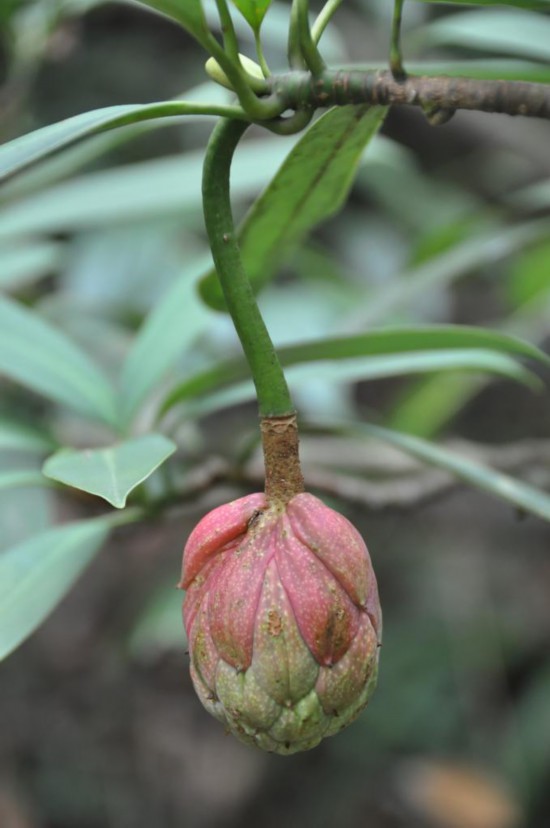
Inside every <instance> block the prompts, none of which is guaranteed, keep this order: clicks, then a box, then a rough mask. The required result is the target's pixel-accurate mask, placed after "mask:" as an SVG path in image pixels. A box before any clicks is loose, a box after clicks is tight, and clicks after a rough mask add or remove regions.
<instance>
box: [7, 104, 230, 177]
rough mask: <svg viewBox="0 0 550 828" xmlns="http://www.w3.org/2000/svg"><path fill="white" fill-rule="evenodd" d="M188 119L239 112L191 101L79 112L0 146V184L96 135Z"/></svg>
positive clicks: (223, 115) (113, 107)
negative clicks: (144, 122) (134, 126)
mask: <svg viewBox="0 0 550 828" xmlns="http://www.w3.org/2000/svg"><path fill="white" fill-rule="evenodd" d="M190 115H196V116H200V117H203V118H210V117H212V116H217V115H219V116H222V117H229V118H238V117H239V116H241V115H242V112H241V110H240V109H239V107H236V106H227V105H223V104H219V103H198V102H197V103H195V102H194V101H160V102H159V103H151V104H126V105H121V106H107V107H104V108H102V109H94V110H92V111H91V112H83V113H82V114H80V115H74V116H73V117H72V118H66V119H65V120H64V121H59V122H58V123H55V124H51V125H49V126H46V127H42V128H41V129H37V130H35V131H34V132H31V133H29V134H28V135H23V136H22V137H21V138H15V139H14V140H13V141H9V142H8V143H6V144H3V145H2V146H1V147H0V183H2V182H3V181H6V180H8V179H9V178H11V177H12V176H13V175H15V174H16V173H19V172H22V171H23V170H25V169H27V168H28V167H30V166H32V165H33V164H36V163H37V162H38V161H42V160H43V159H45V158H48V157H49V156H51V155H53V154H54V153H56V152H59V151H60V150H62V149H65V148H66V147H70V146H72V145H73V144H76V143H77V142H78V141H82V140H84V139H85V138H90V137H91V136H92V135H97V134H98V133H100V132H105V131H106V130H109V129H117V128H118V127H123V126H128V125H130V124H137V123H140V122H142V121H151V120H157V119H160V120H159V126H161V125H162V120H163V119H166V118H174V117H180V116H186V117H188V116H190Z"/></svg>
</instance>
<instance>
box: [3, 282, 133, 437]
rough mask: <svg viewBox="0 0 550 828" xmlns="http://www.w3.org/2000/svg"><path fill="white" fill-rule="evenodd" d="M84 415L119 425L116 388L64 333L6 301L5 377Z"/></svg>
mask: <svg viewBox="0 0 550 828" xmlns="http://www.w3.org/2000/svg"><path fill="white" fill-rule="evenodd" d="M1 374H4V375H5V376H7V377H9V378H10V379H12V380H14V381H16V382H18V383H21V384H22V385H24V386H25V387H27V388H29V389H31V390H33V391H36V392H38V393H39V394H43V395H44V396H46V397H48V398H49V399H51V400H53V401H55V402H57V403H61V404H62V405H66V406H68V407H69V408H72V409H73V410H74V411H77V412H78V413H80V414H84V415H85V416H89V417H92V418H95V419H99V420H103V421H104V422H106V423H108V424H109V425H113V426H114V425H116V422H117V412H116V399H115V394H114V390H113V388H112V387H111V386H110V385H109V383H108V381H107V379H106V378H105V377H104V376H103V374H102V373H101V372H100V370H99V368H98V367H97V366H96V365H95V364H94V363H93V362H92V361H91V360H90V359H89V357H88V356H86V354H85V353H84V352H83V351H81V350H80V349H79V348H78V347H77V346H76V345H75V344H74V343H73V342H71V340H69V339H68V338H67V337H66V336H65V335H64V334H63V333H62V332H61V331H59V330H57V329H56V328H54V327H53V326H51V325H49V324H47V323H46V322H44V321H43V320H42V319H41V318H40V317H39V316H38V315H37V314H35V313H33V312H32V311H31V310H28V309H27V308H25V307H23V306H22V305H20V304H19V303H17V302H15V301H12V300H11V299H7V298H5V297H0V375H1Z"/></svg>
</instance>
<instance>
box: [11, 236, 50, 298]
mask: <svg viewBox="0 0 550 828" xmlns="http://www.w3.org/2000/svg"><path fill="white" fill-rule="evenodd" d="M62 257H63V245H62V244H61V243H59V242H47V241H44V242H27V243H26V244H24V245H23V244H17V245H10V246H2V247H0V263H1V269H0V289H3V290H10V289H14V288H19V287H21V286H22V285H26V284H28V283H29V282H33V281H34V280H35V279H39V278H41V277H42V276H46V275H47V274H48V273H52V272H53V271H55V270H56V269H57V268H58V267H59V265H60V263H61V261H62Z"/></svg>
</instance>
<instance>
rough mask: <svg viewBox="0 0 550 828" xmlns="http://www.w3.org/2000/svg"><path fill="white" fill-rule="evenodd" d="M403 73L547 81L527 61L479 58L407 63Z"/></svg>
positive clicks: (548, 73) (547, 75)
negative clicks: (405, 71)
mask: <svg viewBox="0 0 550 828" xmlns="http://www.w3.org/2000/svg"><path fill="white" fill-rule="evenodd" d="M343 68H349V69H351V68H353V69H359V70H363V69H364V70H371V71H372V70H374V71H376V70H377V69H380V68H381V67H380V62H378V63H360V64H354V65H353V67H352V65H349V66H347V67H346V66H344V67H343ZM407 72H409V74H411V75H429V76H430V77H433V76H439V75H449V76H450V77H464V78H479V79H480V80H485V79H487V80H524V81H533V82H535V83H537V82H538V83H548V82H549V81H550V66H549V65H548V64H543V63H536V62H534V61H530V60H515V59H513V58H485V59H483V58H479V59H477V60H474V59H468V60H437V61H426V60H422V61H415V60H410V61H409V60H407Z"/></svg>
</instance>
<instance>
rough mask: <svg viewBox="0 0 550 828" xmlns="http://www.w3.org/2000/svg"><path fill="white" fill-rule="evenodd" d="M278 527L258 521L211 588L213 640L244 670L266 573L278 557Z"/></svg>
mask: <svg viewBox="0 0 550 828" xmlns="http://www.w3.org/2000/svg"><path fill="white" fill-rule="evenodd" d="M266 518H267V516H266ZM275 525H276V521H275V520H274V519H271V520H268V519H266V520H264V521H263V522H262V523H261V524H260V521H258V526H255V527H252V528H251V530H250V532H249V533H248V534H247V535H246V537H245V538H244V539H243V541H242V542H241V544H240V545H239V547H238V548H237V549H235V550H234V551H233V554H232V555H229V556H227V557H226V558H225V561H224V564H223V568H222V569H221V571H220V572H219V573H218V577H217V579H216V583H215V584H212V585H211V586H210V587H209V598H210V612H209V620H210V630H211V632H212V637H213V639H214V641H215V642H216V645H217V647H218V650H219V653H220V655H221V657H222V658H224V659H225V661H227V662H229V664H231V665H232V666H233V667H236V668H238V669H240V670H244V669H246V668H247V667H248V666H249V665H250V662H251V660H252V644H253V641H254V624H255V620H256V611H257V608H258V603H259V600H260V594H261V591H262V585H263V581H264V577H265V571H266V568H267V565H268V564H269V561H270V560H271V558H272V557H273V554H274V549H273V544H272V542H271V541H270V536H271V534H272V533H273V530H274V528H275Z"/></svg>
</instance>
